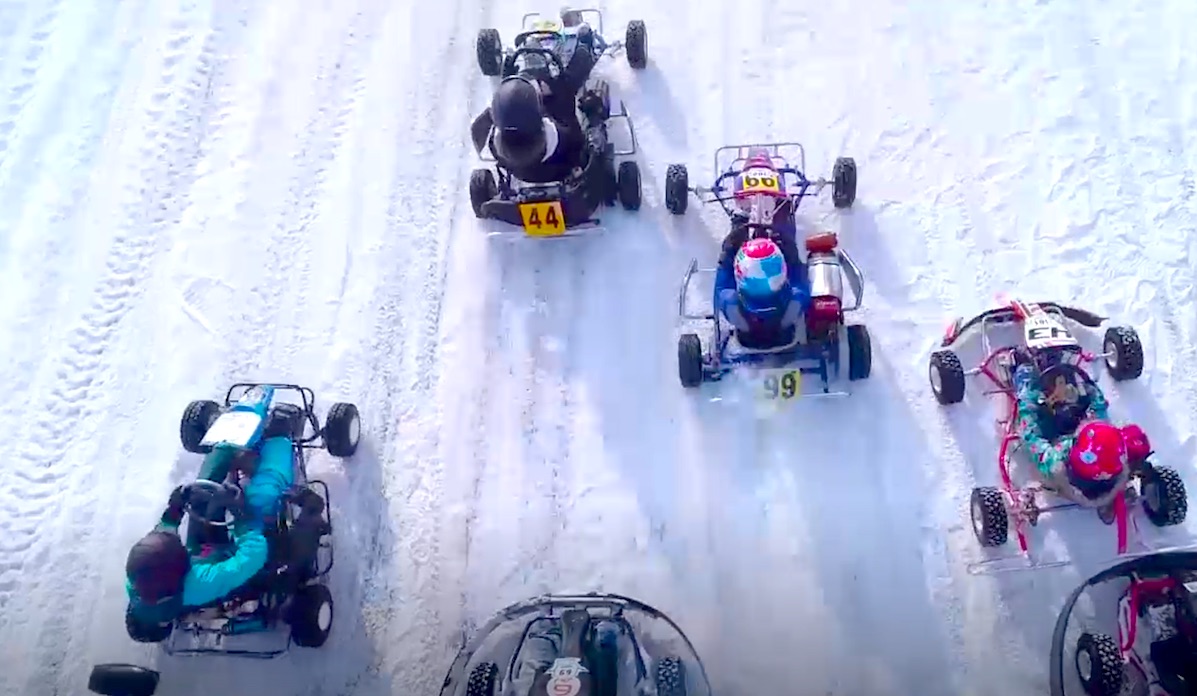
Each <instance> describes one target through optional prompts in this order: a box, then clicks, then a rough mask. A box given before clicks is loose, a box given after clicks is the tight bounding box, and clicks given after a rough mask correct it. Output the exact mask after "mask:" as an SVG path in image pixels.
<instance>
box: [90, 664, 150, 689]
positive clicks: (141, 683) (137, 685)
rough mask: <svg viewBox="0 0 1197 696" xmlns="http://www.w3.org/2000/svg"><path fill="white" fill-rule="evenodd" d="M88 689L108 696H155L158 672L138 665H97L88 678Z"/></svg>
mask: <svg viewBox="0 0 1197 696" xmlns="http://www.w3.org/2000/svg"><path fill="white" fill-rule="evenodd" d="M87 690H88V691H91V692H92V693H97V694H105V695H106V696H153V693H154V692H155V691H157V690H158V673H157V672H155V671H154V670H152V669H146V668H145V667H138V666H137V665H124V664H115V663H111V664H104V665H96V666H95V667H92V668H91V675H90V676H89V677H88V678H87Z"/></svg>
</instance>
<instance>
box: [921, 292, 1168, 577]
mask: <svg viewBox="0 0 1197 696" xmlns="http://www.w3.org/2000/svg"><path fill="white" fill-rule="evenodd" d="M1003 301H1004V304H1003V305H1002V306H1000V307H997V308H994V309H990V310H988V311H986V312H983V313H981V314H979V315H977V316H975V317H973V318H972V319H969V320H967V321H964V320H963V319H956V320H954V321H953V322H952V323H951V324H949V326H948V328H947V330H946V332H945V334H944V337H943V341H942V342H941V349H940V350H937V351H935V352H934V353H932V354H931V359H930V365H929V369H928V374H929V379H930V382H931V391H932V393H934V395H935V398H936V400H937V401H939V403H940V404H944V405H949V404H955V403H959V402H960V401H963V400H964V396H965V390H966V380H967V377H969V376H975V375H982V376H984V377H985V378H986V380H987V381H988V382H989V384H990V386H991V388H990V389H989V390H987V391H986V392H985V394H986V395H998V396H999V397H1000V398H1004V400H1005V403H1004V408H1002V409H1001V412H1000V415H999V417H998V418H997V427H998V431H999V433H1000V436H1001V444H1000V445H999V448H998V470H999V472H1000V475H1001V481H1002V483H1001V486H1000V487H994V486H984V487H978V488H974V489H973V491H972V497H971V501H970V505H969V510H970V514H971V518H972V526H973V532H974V534H975V535H976V537H977V541H978V542H980V544H981V545H982V546H985V547H997V546H1001V545H1003V544H1005V543H1006V541H1007V540H1008V537H1009V527H1010V521H1011V520H1013V522H1014V529H1015V533H1016V535H1017V537H1018V545H1019V549H1020V552H1021V553H1020V556H1019V557H1018V558H1019V563H1017V564H1014V565H1011V566H1007V564H1006V563H1005V561H1007V560H1008V559H1002V558H995V559H990V560H987V561H983V562H980V563H976V564H973V565H971V566H970V571H972V572H980V571H987V570H996V571H997V572H1002V571H1005V570H1017V569H1027V568H1042V567H1051V566H1061V565H1067V564H1068V563H1069V561H1055V562H1041V561H1038V560H1036V559H1034V558H1033V554H1032V553H1031V552H1030V551H1029V549H1028V543H1027V537H1028V534H1029V532H1030V527H1034V526H1036V525H1037V524H1038V522H1039V517H1040V516H1041V515H1043V514H1044V513H1047V512H1053V511H1059V510H1066V509H1076V508H1091V509H1096V510H1097V512H1098V516H1099V517H1100V518H1101V520H1102V522H1104V523H1105V524H1108V525H1114V526H1115V527H1116V529H1117V536H1118V546H1117V553H1118V555H1123V554H1126V553H1127V547H1128V541H1129V536H1130V534H1129V531H1130V529H1129V528H1130V526H1131V525H1132V524H1134V523H1135V521H1134V519H1133V518H1132V517H1131V515H1130V509H1131V508H1130V506H1131V505H1134V504H1135V503H1137V502H1139V501H1141V502H1142V505H1143V511H1144V513H1145V514H1146V516H1147V518H1148V520H1150V521H1151V522H1152V524H1154V525H1156V526H1158V527H1165V526H1171V525H1176V524H1180V523H1181V522H1183V521H1184V518H1185V515H1186V514H1187V511H1188V498H1187V495H1186V493H1185V486H1184V482H1183V481H1182V480H1181V478H1180V475H1179V474H1178V473H1177V472H1176V470H1175V469H1172V468H1171V467H1168V466H1162V465H1157V464H1154V463H1153V462H1152V461H1151V456H1150V455H1149V456H1148V458H1147V459H1146V460H1145V461H1142V462H1131V466H1130V467H1129V470H1128V472H1127V474H1125V475H1124V476H1123V477H1122V478H1121V479H1117V480H1112V481H1111V482H1109V491H1108V494H1107V495H1106V496H1105V497H1106V498H1108V499H1109V503H1108V504H1107V503H1099V502H1094V501H1091V500H1088V499H1086V498H1083V497H1078V496H1072V495H1067V494H1066V492H1065V491H1064V490H1062V489H1061V488H1060V487H1059V486H1057V485H1055V484H1054V483H1053V482H1051V481H1048V480H1045V479H1044V478H1043V477H1042V476H1041V475H1040V473H1039V470H1038V468H1037V467H1035V466H1034V465H1032V464H1031V463H1030V462H1029V461H1028V462H1025V463H1026V466H1025V467H1024V468H1025V469H1027V470H1028V471H1030V472H1031V473H1032V476H1033V477H1034V480H1033V481H1032V482H1031V483H1029V484H1026V485H1019V484H1018V483H1015V480H1014V477H1013V475H1012V467H1011V460H1012V458H1013V457H1014V456H1015V454H1016V453H1018V452H1020V451H1021V450H1022V447H1021V441H1020V440H1019V437H1018V434H1017V423H1018V403H1017V400H1016V399H1015V394H1014V388H1013V385H1012V383H1011V380H1012V377H1013V370H1014V360H1015V355H1014V354H1015V348H1016V347H1018V346H1021V347H1022V348H1023V349H1025V350H1026V351H1027V352H1029V353H1030V354H1031V355H1037V354H1039V353H1040V352H1041V351H1046V350H1055V351H1061V350H1063V351H1064V352H1063V353H1061V354H1064V355H1070V356H1073V360H1074V362H1072V363H1069V362H1061V363H1059V364H1058V365H1055V366H1053V367H1051V368H1050V369H1051V370H1053V371H1058V372H1059V374H1061V375H1068V376H1069V377H1070V378H1079V379H1081V380H1084V381H1087V382H1088V383H1091V384H1092V383H1093V378H1092V377H1091V376H1090V375H1089V374H1088V373H1087V372H1085V371H1084V369H1083V368H1084V366H1086V365H1088V364H1092V363H1096V362H1097V361H1098V360H1099V359H1100V360H1102V361H1104V363H1105V367H1106V372H1107V373H1108V374H1109V375H1110V377H1111V378H1113V379H1114V380H1115V381H1125V380H1132V379H1136V378H1138V377H1139V376H1140V375H1141V374H1142V373H1143V345H1142V343H1141V342H1140V340H1139V335H1138V333H1137V332H1136V331H1135V330H1134V329H1133V328H1131V327H1129V326H1111V327H1108V328H1107V329H1106V332H1105V336H1104V338H1103V340H1102V351H1101V352H1100V353H1092V352H1089V351H1087V350H1084V349H1082V348H1081V346H1080V343H1079V342H1078V341H1077V339H1076V338H1075V337H1074V336H1073V334H1072V333H1071V332H1070V331H1069V330H1068V328H1067V326H1066V323H1067V322H1069V321H1071V322H1073V323H1075V324H1078V325H1080V326H1082V327H1085V328H1090V329H1094V328H1098V327H1100V326H1101V325H1102V324H1103V323H1104V322H1105V321H1106V320H1107V318H1106V317H1102V316H1098V315H1096V314H1094V313H1092V312H1089V311H1086V310H1083V309H1077V308H1075V307H1068V306H1064V305H1060V304H1056V303H1054V302H1039V303H1027V302H1023V301H1021V300H1018V299H1009V298H1003ZM1012 324H1013V325H1017V327H1018V329H1019V331H1020V334H1019V336H1020V338H1019V339H1018V340H1017V341H1016V342H1014V343H1009V342H1008V343H1006V344H1004V345H997V346H996V347H995V343H994V341H993V339H992V337H991V333H992V332H993V331H994V330H995V329H996V328H997V327H1000V326H1003V325H1006V326H1009V325H1012ZM975 328H979V329H980V334H981V344H982V350H983V353H984V355H985V357H984V358H983V359H982V361H981V363H980V364H979V365H978V366H976V367H974V368H972V369H968V370H966V369H965V368H964V366H963V364H962V363H961V361H960V358H959V356H958V355H957V353H956V352H955V350H954V347H956V346H958V345H960V342H961V340H962V339H963V338H964V337H965V336H966V335H967V334H968V333H969V332H970V331H971V330H973V329H975ZM1047 374H1048V372H1047V371H1045V372H1044V375H1045V376H1046V375H1047ZM1094 386H1096V385H1095V384H1094ZM1085 408H1087V405H1086V406H1085ZM1082 410H1084V409H1082ZM1153 454H1154V453H1153ZM1024 458H1025V457H1024ZM1099 500H1100V499H1099Z"/></svg>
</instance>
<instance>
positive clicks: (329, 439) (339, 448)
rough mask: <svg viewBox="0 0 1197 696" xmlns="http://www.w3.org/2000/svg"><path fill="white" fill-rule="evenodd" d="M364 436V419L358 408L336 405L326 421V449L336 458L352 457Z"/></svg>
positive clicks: (348, 405) (329, 411) (344, 404)
mask: <svg viewBox="0 0 1197 696" xmlns="http://www.w3.org/2000/svg"><path fill="white" fill-rule="evenodd" d="M361 436H362V418H361V415H360V414H359V413H358V410H357V406H354V405H353V404H346V403H336V404H333V405H332V408H330V409H328V417H326V418H325V419H324V447H325V449H327V450H328V453H329V454H331V455H332V456H334V457H342V458H344V457H352V456H353V454H354V452H357V443H358V441H359V440H360V439H361Z"/></svg>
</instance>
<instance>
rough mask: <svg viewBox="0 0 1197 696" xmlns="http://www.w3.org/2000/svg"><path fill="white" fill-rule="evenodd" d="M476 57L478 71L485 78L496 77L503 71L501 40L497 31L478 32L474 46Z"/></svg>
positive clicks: (483, 30) (481, 30)
mask: <svg viewBox="0 0 1197 696" xmlns="http://www.w3.org/2000/svg"><path fill="white" fill-rule="evenodd" d="M474 51H475V53H477V55H478V70H479V71H480V72H481V73H482V74H483V75H485V76H487V77H496V76H498V74H499V73H500V72H501V71H502V69H503V40H502V39H501V38H499V31H498V30H497V29H480V30H478V40H477V41H476V42H475V44H474Z"/></svg>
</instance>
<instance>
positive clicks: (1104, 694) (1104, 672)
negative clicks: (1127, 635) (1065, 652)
mask: <svg viewBox="0 0 1197 696" xmlns="http://www.w3.org/2000/svg"><path fill="white" fill-rule="evenodd" d="M1073 666H1074V667H1075V668H1076V676H1077V679H1078V680H1079V681H1080V682H1081V688H1082V689H1084V691H1085V693H1086V694H1088V696H1118V694H1120V693H1122V681H1123V679H1124V677H1125V674H1126V672H1125V670H1124V669H1123V663H1122V653H1121V652H1120V651H1119V650H1118V642H1117V641H1116V640H1114V638H1113V637H1112V636H1108V635H1106V634H1104V633H1082V634H1081V636H1080V637H1079V638H1077V641H1076V653H1075V654H1074V655H1073Z"/></svg>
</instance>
